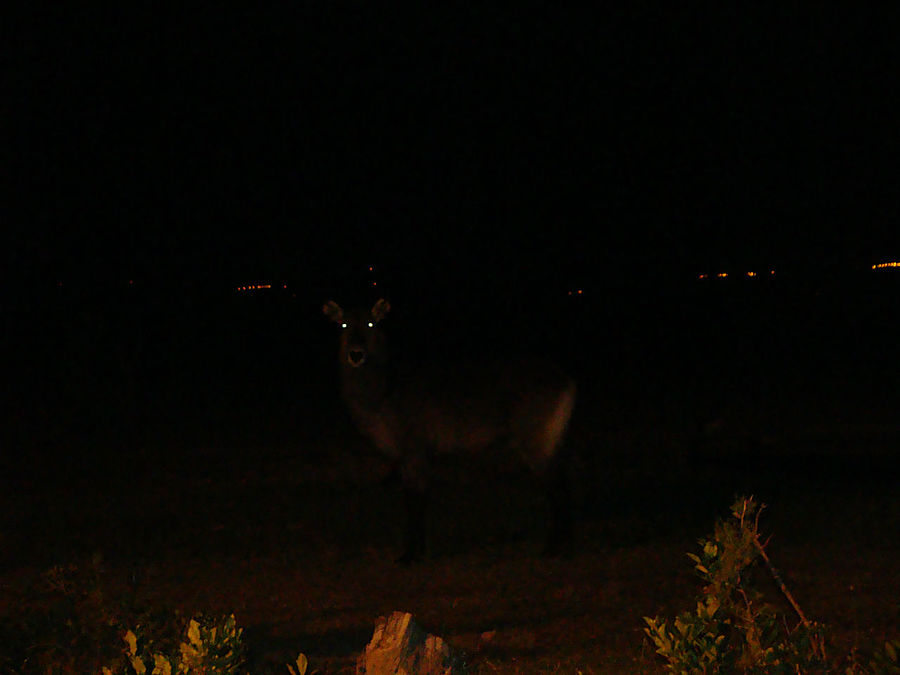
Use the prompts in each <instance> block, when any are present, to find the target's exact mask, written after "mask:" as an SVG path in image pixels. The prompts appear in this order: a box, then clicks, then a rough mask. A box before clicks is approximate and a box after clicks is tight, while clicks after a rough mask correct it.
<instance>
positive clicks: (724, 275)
mask: <svg viewBox="0 0 900 675" xmlns="http://www.w3.org/2000/svg"><path fill="white" fill-rule="evenodd" d="M716 276H717V277H719V278H720V279H725V278H726V277H727V276H728V272H719V273H718V274H717V275H716Z"/></svg>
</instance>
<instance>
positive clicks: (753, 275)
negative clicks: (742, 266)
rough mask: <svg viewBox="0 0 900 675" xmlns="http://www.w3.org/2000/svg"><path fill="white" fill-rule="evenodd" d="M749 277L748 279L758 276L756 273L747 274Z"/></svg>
mask: <svg viewBox="0 0 900 675" xmlns="http://www.w3.org/2000/svg"><path fill="white" fill-rule="evenodd" d="M747 276H748V277H755V276H756V272H747Z"/></svg>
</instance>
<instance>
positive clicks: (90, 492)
mask: <svg viewBox="0 0 900 675" xmlns="http://www.w3.org/2000/svg"><path fill="white" fill-rule="evenodd" d="M895 277H896V275H894V276H891V275H874V274H873V275H871V276H865V277H860V278H856V279H849V280H840V281H838V280H832V281H828V282H825V283H821V284H814V283H810V282H808V281H803V280H794V281H791V280H790V279H787V280H784V281H782V280H778V281H772V280H768V281H766V282H765V283H762V282H761V283H759V284H756V285H754V282H751V281H750V280H747V281H743V282H741V281H734V282H721V283H717V282H712V283H710V284H707V285H703V284H701V283H697V284H693V285H688V286H686V287H685V288H684V289H681V290H680V291H678V292H674V291H671V290H670V289H666V290H664V291H659V290H648V289H643V290H642V289H619V290H618V291H615V292H613V291H610V292H607V293H605V294H604V295H603V297H593V298H592V297H590V296H586V297H583V298H574V299H572V298H569V297H568V296H565V294H561V298H560V299H557V298H546V297H540V296H538V297H537V298H535V297H517V298H514V299H510V298H504V299H502V301H501V302H498V301H497V298H495V299H494V300H492V301H488V300H481V299H480V298H481V297H482V296H471V297H477V298H479V301H474V300H466V301H465V302H461V301H453V302H451V301H439V300H435V299H425V298H414V297H413V296H412V294H406V296H405V297H404V296H403V295H402V294H397V295H394V296H393V297H392V302H393V305H394V311H393V312H392V314H391V316H390V317H389V319H388V320H387V322H386V326H387V327H388V330H390V331H391V334H392V352H393V354H394V355H395V356H397V357H398V358H400V357H403V358H406V359H409V360H412V361H423V362H424V361H427V360H433V359H445V358H448V359H449V358H454V357H459V356H473V355H474V356H478V357H479V358H492V357H497V356H505V355H508V354H509V353H520V352H538V353H543V354H548V355H553V356H556V358H558V360H560V361H561V363H563V364H564V365H565V366H566V367H567V368H568V369H569V370H570V372H571V373H572V374H573V375H574V376H575V378H576V379H577V380H578V382H579V387H580V398H579V402H578V404H577V407H576V412H575V416H574V418H573V422H572V425H571V427H570V434H569V442H570V444H571V446H572V448H573V449H574V451H575V454H576V455H577V459H576V461H575V463H574V466H573V468H572V476H573V479H574V487H575V496H576V515H577V523H578V530H577V546H576V551H575V553H574V555H572V556H571V557H570V558H565V559H559V560H544V559H542V558H540V557H538V555H537V552H538V551H539V550H540V546H541V541H542V537H543V535H544V534H545V529H546V525H547V522H546V513H545V505H544V503H543V497H542V494H541V492H540V490H539V489H538V486H537V484H536V482H535V481H534V480H533V479H532V478H531V477H530V476H529V475H528V474H527V473H526V472H525V471H523V470H519V469H517V468H510V467H496V466H493V465H490V464H484V463H479V464H477V465H475V466H474V469H475V470H472V469H473V467H472V465H470V464H466V463H464V462H462V461H453V462H449V461H448V462H444V463H442V464H441V465H440V471H439V474H438V476H437V481H436V486H435V489H434V493H433V499H434V508H433V510H432V512H431V515H430V520H429V526H430V533H429V537H430V538H429V559H428V560H427V561H426V562H424V563H422V564H420V565H417V566H413V567H409V568H404V567H400V566H397V565H395V564H394V563H393V562H392V560H393V559H394V558H395V557H396V556H397V555H398V554H399V553H400V524H401V516H402V510H401V499H400V495H399V491H398V489H397V487H396V486H392V485H384V484H382V479H383V478H384V476H385V472H386V467H384V466H383V465H382V464H381V463H380V462H379V461H378V459H377V458H376V457H374V456H373V455H372V454H371V453H370V452H369V451H368V450H367V447H366V444H365V442H364V441H363V439H362V438H361V437H359V436H358V435H357V434H356V433H355V432H354V431H353V430H352V428H351V427H350V423H349V419H348V417H347V416H346V414H345V413H344V411H343V409H342V407H341V405H340V402H339V400H338V393H337V386H336V366H335V363H334V359H335V348H336V345H335V336H334V329H333V326H331V325H330V324H329V323H328V322H327V321H326V320H325V319H324V317H322V316H321V314H320V312H319V308H320V305H321V300H322V299H324V298H321V297H313V296H314V295H315V296H318V293H312V292H310V293H308V294H301V295H304V297H300V298H297V297H292V296H291V295H289V294H287V293H284V294H281V293H272V294H261V295H258V296H256V297H252V298H251V297H237V296H235V295H229V294H228V293H222V294H215V293H213V294H207V295H206V296H203V300H202V301H198V300H196V298H189V297H188V296H183V295H180V294H177V293H174V292H172V293H169V294H163V293H155V294H154V293H151V292H149V291H145V290H140V289H138V290H137V291H136V292H134V290H135V289H128V291H129V292H130V294H129V293H125V292H124V289H122V293H118V292H116V293H112V294H110V295H108V296H104V297H95V296H92V297H89V296H88V295H86V294H78V293H72V292H69V291H66V292H65V293H63V292H59V293H56V294H55V295H52V294H48V295H44V296H43V297H41V303H40V305H39V306H40V308H41V309H40V311H37V310H35V309H33V307H34V305H32V304H30V303H26V302H24V301H23V302H21V303H19V304H17V305H15V306H13V307H11V308H10V310H9V311H7V312H6V320H7V323H8V326H9V330H8V331H7V333H8V334H9V335H10V337H11V342H10V347H9V349H8V350H7V355H8V356H10V357H11V358H10V360H9V362H8V363H7V373H8V374H7V377H6V380H7V383H8V384H10V385H11V386H9V387H8V394H7V396H8V399H7V401H6V402H5V403H4V416H3V436H2V443H3V447H2V456H0V481H2V494H0V509H2V513H3V520H2V522H0V615H2V616H9V615H10V614H11V613H15V612H19V611H21V610H22V608H19V607H15V606H12V598H13V597H14V594H13V589H14V588H16V587H17V584H19V583H20V582H21V581H22V580H23V579H25V578H27V577H28V576H29V575H34V574H36V573H38V572H40V571H41V570H43V569H46V568H48V567H50V566H51V565H56V564H66V563H69V562H76V563H83V562H84V561H87V560H89V559H90V558H91V556H93V555H94V554H96V553H101V554H102V557H103V561H104V563H103V565H104V569H105V571H106V577H107V582H108V583H109V585H110V587H111V588H113V589H119V591H120V592H121V593H122V594H123V595H125V594H128V596H129V598H130V599H131V600H133V601H134V602H136V603H138V604H141V605H144V606H151V607H156V608H159V609H170V608H181V609H182V610H184V611H185V612H189V613H190V612H195V611H205V612H210V613H219V612H222V613H230V612H234V614H235V615H236V617H237V620H238V623H239V624H240V625H242V626H244V627H246V633H245V635H246V638H247V640H248V642H249V643H250V649H251V652H252V653H251V657H252V658H253V660H254V663H255V664H257V665H258V666H259V667H260V669H262V668H263V667H264V666H265V667H268V665H270V664H274V663H283V662H287V661H291V660H292V659H293V658H294V657H296V654H297V652H304V653H306V654H307V655H308V656H309V657H310V662H311V668H312V669H317V670H318V671H319V672H338V671H342V670H345V669H350V668H351V667H352V664H353V658H354V656H355V654H356V653H358V652H359V651H360V650H361V649H362V648H363V647H364V645H365V644H366V642H367V641H368V639H369V638H370V637H371V632H372V629H373V627H374V622H375V619H376V618H377V617H378V616H379V615H384V614H387V613H389V612H391V611H393V610H405V611H410V612H412V613H413V614H414V615H415V616H416V618H417V620H419V622H420V623H422V624H423V625H424V626H425V627H426V628H427V629H429V630H430V631H432V632H435V633H438V634H440V635H442V636H443V637H445V638H446V639H448V640H449V641H450V643H451V644H455V645H457V646H459V647H461V648H463V649H464V650H466V651H467V652H468V653H469V661H470V663H471V664H472V665H473V666H474V667H475V668H477V669H481V670H482V671H484V672H534V671H550V672H556V671H559V672H575V671H576V670H577V669H580V670H581V671H582V672H600V673H606V672H609V673H618V672H656V671H657V670H659V663H658V662H657V661H656V660H655V658H654V655H653V653H652V650H650V649H649V648H646V647H644V646H643V645H642V643H643V634H642V626H643V622H642V617H643V616H645V615H654V614H667V615H671V614H675V613H677V612H680V611H682V610H684V609H687V608H689V607H690V606H692V604H693V600H692V599H693V596H694V595H695V593H696V592H697V583H696V581H695V579H694V576H693V573H692V570H691V566H690V561H689V560H688V559H687V557H686V556H685V555H684V553H685V552H687V551H693V550H694V549H695V546H696V540H697V539H698V538H699V537H701V536H704V535H706V534H708V533H709V532H710V531H711V529H712V525H713V522H714V521H715V519H716V518H718V517H724V516H725V514H726V513H727V509H728V507H729V506H730V504H731V502H732V500H733V498H734V496H735V495H736V494H753V495H755V496H757V497H758V498H759V499H760V500H761V501H763V502H765V503H766V504H768V505H769V508H768V509H767V511H766V516H765V518H764V520H763V530H764V531H766V532H771V533H773V534H774V537H773V539H772V543H771V544H770V547H769V554H770V556H771V557H772V559H773V561H774V562H775V564H776V565H778V566H779V567H780V568H781V570H782V571H783V573H784V576H785V578H786V581H787V583H788V585H789V586H790V587H791V589H792V591H793V592H794V595H795V596H796V598H797V599H798V601H799V603H800V604H801V606H802V607H803V609H804V610H805V611H806V613H807V615H808V616H809V617H810V618H813V619H816V620H818V621H822V622H824V623H826V624H828V625H830V626H831V628H832V635H833V638H834V644H833V646H832V653H834V654H838V653H846V652H847V651H848V650H849V649H850V648H851V647H853V646H859V647H860V648H862V649H863V650H865V649H867V648H869V647H870V646H875V645H881V644H883V642H884V640H885V639H886V638H888V637H896V636H897V635H898V630H900V574H898V569H900V481H898V479H897V472H896V469H894V468H893V464H894V463H895V462H896V459H897V458H898V456H900V415H898V412H900V379H898V373H900V356H898V349H897V332H896V329H897V323H898V321H897V317H898V312H900V284H898V279H897V278H895ZM716 283H717V285H715V284H716ZM338 299H342V298H338ZM773 598H775V599H777V596H773Z"/></svg>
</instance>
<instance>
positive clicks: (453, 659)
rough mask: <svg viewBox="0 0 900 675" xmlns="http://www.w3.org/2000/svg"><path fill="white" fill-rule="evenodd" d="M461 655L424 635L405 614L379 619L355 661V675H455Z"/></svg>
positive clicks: (461, 665)
mask: <svg viewBox="0 0 900 675" xmlns="http://www.w3.org/2000/svg"><path fill="white" fill-rule="evenodd" d="M463 672H465V664H464V663H463V660H462V658H461V656H460V655H459V654H458V653H456V652H455V651H454V650H452V649H451V648H450V645H448V644H447V643H446V642H445V641H444V640H443V639H442V638H440V637H438V636H436V635H430V634H428V633H426V632H425V631H424V630H423V629H422V627H421V626H419V624H417V623H416V622H415V621H414V620H413V616H412V614H409V613H408V612H394V613H392V614H391V615H390V616H389V617H387V618H385V617H383V616H382V617H379V618H378V621H377V622H376V624H375V633H374V634H373V635H372V640H371V641H370V642H369V644H368V645H366V649H365V651H364V652H363V653H362V654H360V655H359V657H358V658H357V660H356V674H357V675H459V674H460V673H463Z"/></svg>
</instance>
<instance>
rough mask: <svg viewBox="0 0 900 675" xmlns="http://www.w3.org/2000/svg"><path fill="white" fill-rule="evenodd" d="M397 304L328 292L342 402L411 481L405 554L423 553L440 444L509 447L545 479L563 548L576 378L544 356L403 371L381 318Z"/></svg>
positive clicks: (552, 546) (555, 546)
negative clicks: (354, 305)
mask: <svg viewBox="0 0 900 675" xmlns="http://www.w3.org/2000/svg"><path fill="white" fill-rule="evenodd" d="M390 308H391V306H390V303H389V302H388V301H387V300H384V299H381V300H378V301H377V302H375V304H374V305H373V306H372V308H371V309H369V310H350V311H348V310H345V309H343V308H341V307H340V306H339V305H338V304H337V303H336V302H333V301H328V302H326V303H325V304H324V305H323V307H322V311H323V312H324V314H325V316H327V317H328V318H330V319H331V320H332V321H334V322H335V323H336V324H338V326H339V327H340V341H339V345H340V346H339V360H340V367H339V369H340V389H341V396H342V398H343V400H344V403H345V404H346V406H347V407H348V409H349V412H350V416H351V417H352V419H353V422H354V424H355V425H356V427H357V428H358V430H359V431H360V432H361V433H362V434H363V436H365V437H367V438H368V440H369V441H371V443H372V444H373V445H374V446H375V448H376V449H377V451H378V452H379V453H380V454H381V455H382V456H383V458H385V459H386V460H387V461H388V462H389V463H390V464H391V466H392V468H393V472H395V475H397V476H398V477H399V479H400V483H401V485H402V487H403V493H404V498H405V499H404V501H405V508H406V527H405V532H404V553H403V555H402V556H401V557H400V558H399V559H398V562H401V563H410V562H414V561H417V560H420V559H421V558H422V557H423V556H424V554H425V529H426V528H425V520H426V508H427V501H428V500H427V494H428V490H429V483H430V480H431V473H432V464H433V461H434V459H435V457H436V456H437V455H440V454H442V453H459V454H466V453H473V454H486V453H490V454H496V455H500V456H502V455H503V454H504V453H505V452H506V453H508V451H510V450H511V451H512V454H513V455H517V456H518V458H519V459H521V460H522V461H523V462H524V463H525V464H526V465H527V466H528V467H529V468H530V469H531V471H533V472H534V474H535V475H537V476H538V477H539V478H540V479H542V480H543V482H544V483H545V485H546V489H547V496H548V501H549V505H550V511H551V526H550V531H549V536H548V539H547V543H546V546H545V548H544V553H545V554H546V555H558V554H560V553H563V552H565V550H566V548H567V546H568V543H569V540H570V536H571V516H570V505H569V490H568V484H567V480H566V471H565V467H564V466H563V452H562V442H563V436H564V434H565V431H566V426H567V425H568V423H569V418H570V416H571V414H572V408H573V407H574V405H575V392H576V387H575V383H574V381H573V380H572V379H571V378H570V377H568V376H567V375H566V374H564V373H563V372H562V371H560V370H558V369H557V368H556V367H555V366H552V365H551V364H549V363H544V362H542V361H517V362H511V363H506V364H498V365H494V366H492V367H490V368H479V369H477V370H475V371H472V372H471V373H467V372H466V371H464V370H460V369H445V370H443V371H441V370H436V371H427V370H420V371H418V372H416V373H413V374H412V375H410V376H409V377H403V376H400V375H399V374H398V373H396V372H395V371H394V370H393V369H392V368H390V365H391V364H389V362H388V358H387V343H386V339H385V335H384V332H383V330H382V326H381V322H382V320H383V319H384V318H385V316H386V315H387V314H388V312H389V311H390Z"/></svg>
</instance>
